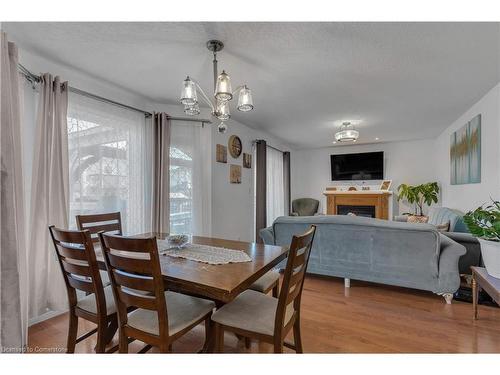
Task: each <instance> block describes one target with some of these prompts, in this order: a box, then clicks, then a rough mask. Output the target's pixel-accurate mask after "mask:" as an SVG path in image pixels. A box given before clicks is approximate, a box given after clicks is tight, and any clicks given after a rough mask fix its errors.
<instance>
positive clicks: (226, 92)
mask: <svg viewBox="0 0 500 375" xmlns="http://www.w3.org/2000/svg"><path fill="white" fill-rule="evenodd" d="M215 97H216V98H217V100H220V101H227V100H231V99H232V98H233V90H232V89H231V79H230V78H229V76H228V75H227V73H226V72H225V71H222V73H221V74H219V76H218V77H217V83H216V85H215Z"/></svg>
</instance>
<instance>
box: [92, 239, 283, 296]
mask: <svg viewBox="0 0 500 375" xmlns="http://www.w3.org/2000/svg"><path fill="white" fill-rule="evenodd" d="M153 236H156V238H157V239H165V238H166V237H167V236H168V234H167V233H153V232H149V233H142V234H138V235H135V236H133V237H137V238H147V237H153ZM191 242H192V243H194V244H199V245H208V246H216V247H224V248H227V249H232V250H241V251H244V252H245V253H247V254H248V255H249V256H250V258H251V259H252V261H251V262H242V263H229V264H217V265H214V264H207V263H201V262H197V261H194V260H188V259H183V258H174V257H171V256H168V255H163V254H160V265H161V271H162V275H163V279H164V281H165V286H166V288H167V289H169V290H173V291H178V292H183V293H186V294H191V295H194V296H199V297H205V298H208V299H211V300H214V301H216V302H217V303H218V304H220V305H222V304H225V303H228V302H231V301H232V300H233V299H234V298H235V297H236V296H238V295H239V294H240V293H241V292H243V291H245V290H246V289H248V288H249V287H250V286H251V285H252V284H253V283H254V282H255V281H257V280H258V279H259V278H260V277H261V276H263V275H264V274H265V273H266V272H268V271H270V270H271V269H273V268H274V267H276V266H277V265H278V264H279V263H280V262H281V261H282V260H283V259H285V258H286V257H287V255H288V250H289V249H288V247H282V246H272V245H264V244H260V243H250V242H243V241H233V240H225V239H220V238H211V237H199V236H193V237H192V240H191ZM96 256H97V261H98V263H99V266H100V267H101V268H102V269H106V266H105V264H104V258H103V256H102V253H101V252H100V249H99V248H96Z"/></svg>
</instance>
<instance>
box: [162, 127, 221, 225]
mask: <svg viewBox="0 0 500 375" xmlns="http://www.w3.org/2000/svg"><path fill="white" fill-rule="evenodd" d="M170 131H171V134H170V232H171V233H177V234H178V233H189V234H193V235H210V233H211V231H212V230H211V220H210V215H211V196H212V191H211V180H210V178H211V177H210V176H211V173H210V168H211V162H210V158H211V153H210V151H211V150H210V145H211V131H210V127H209V126H202V125H201V124H199V123H195V122H187V121H172V123H171V130H170Z"/></svg>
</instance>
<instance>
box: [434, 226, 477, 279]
mask: <svg viewBox="0 0 500 375" xmlns="http://www.w3.org/2000/svg"><path fill="white" fill-rule="evenodd" d="M443 234H444V235H445V236H447V237H448V238H451V239H452V240H453V241H455V242H457V243H459V244H460V245H463V246H465V248H466V250H467V253H466V254H465V255H463V256H462V257H461V258H460V261H459V262H458V269H459V271H460V273H461V274H467V275H470V274H471V273H472V271H471V269H470V268H471V266H481V245H480V243H479V241H478V240H477V238H476V237H474V236H473V235H472V234H470V233H459V232H446V233H443Z"/></svg>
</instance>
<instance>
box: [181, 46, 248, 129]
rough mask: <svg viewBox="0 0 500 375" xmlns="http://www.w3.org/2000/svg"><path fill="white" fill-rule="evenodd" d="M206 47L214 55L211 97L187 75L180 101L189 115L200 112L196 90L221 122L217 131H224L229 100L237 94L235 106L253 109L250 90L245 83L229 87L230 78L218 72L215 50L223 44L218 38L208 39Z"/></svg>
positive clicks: (246, 110) (219, 48) (243, 109)
mask: <svg viewBox="0 0 500 375" xmlns="http://www.w3.org/2000/svg"><path fill="white" fill-rule="evenodd" d="M207 48H208V49H209V51H211V52H212V53H213V55H214V60H213V68H214V94H213V99H212V100H211V99H209V97H208V96H207V95H206V94H205V92H204V91H203V89H202V88H201V87H200V85H199V84H198V83H197V82H196V81H195V80H194V79H192V78H190V77H189V76H188V77H187V78H186V79H185V80H184V85H183V88H182V93H181V103H182V104H183V105H184V113H186V114H187V115H190V116H196V115H199V114H200V106H199V104H198V92H199V93H200V97H201V99H202V100H203V101H204V102H205V103H206V104H207V105H208V106H209V107H210V109H211V111H212V116H214V117H216V118H218V119H219V120H220V121H221V122H220V124H219V126H218V128H217V129H218V131H219V133H225V132H226V130H227V125H226V123H225V122H226V121H227V120H229V118H230V117H231V113H230V111H229V102H230V101H231V100H232V99H233V97H234V96H235V95H236V94H238V106H237V107H236V108H237V109H238V110H239V111H241V112H248V111H251V110H252V109H253V100H252V91H251V90H250V89H249V88H248V87H247V85H242V86H238V87H237V88H236V90H234V91H232V89H231V79H230V78H229V75H228V74H227V73H226V72H225V71H224V70H223V71H222V73H220V74H219V72H218V70H217V52H219V51H221V50H222V49H223V48H224V44H223V43H222V42H221V41H219V40H209V41H208V42H207Z"/></svg>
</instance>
